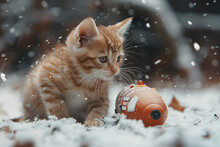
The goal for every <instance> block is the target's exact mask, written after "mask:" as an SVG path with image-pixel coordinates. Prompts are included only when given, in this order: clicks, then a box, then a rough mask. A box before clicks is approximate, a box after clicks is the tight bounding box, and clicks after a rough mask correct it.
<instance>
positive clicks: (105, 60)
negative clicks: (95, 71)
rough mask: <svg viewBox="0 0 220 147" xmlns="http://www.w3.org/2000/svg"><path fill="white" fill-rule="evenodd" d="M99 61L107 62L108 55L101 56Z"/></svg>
mask: <svg viewBox="0 0 220 147" xmlns="http://www.w3.org/2000/svg"><path fill="white" fill-rule="evenodd" d="M99 61H100V62H101V63H106V62H107V56H103V57H99Z"/></svg>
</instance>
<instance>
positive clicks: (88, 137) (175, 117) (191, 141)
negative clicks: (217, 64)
mask: <svg viewBox="0 0 220 147" xmlns="http://www.w3.org/2000/svg"><path fill="white" fill-rule="evenodd" d="M9 85H10V84H5V85H3V86H1V87H0V147H12V146H14V145H15V144H16V145H17V146H18V145H19V144H20V145H21V144H26V145H27V146H28V145H29V146H28V147H31V146H36V147H61V146H65V147H103V146H105V147H113V146H114V147H117V146H120V147H134V146H137V147H146V146H149V147H150V146H153V147H154V146H155V147H157V146H158V147H172V146H174V147H182V146H187V147H191V146H192V147H195V146H196V147H212V146H213V147H214V146H216V147H219V146H220V140H219V137H220V119H218V117H220V91H219V90H218V89H217V88H215V87H213V88H208V89H202V90H197V91H191V92H190V91H188V92H185V91H182V90H181V89H159V90H158V91H159V93H160V94H161V95H162V96H163V98H164V101H165V103H166V104H167V105H168V104H169V103H170V101H171V99H172V96H173V95H175V96H176V98H177V99H178V100H179V101H180V103H181V104H182V105H183V106H186V109H185V111H184V112H179V111H176V110H174V109H172V108H168V111H169V112H168V118H167V121H166V123H165V124H164V125H163V126H156V127H148V128H145V127H144V125H143V124H142V122H141V121H135V120H127V119H125V117H124V116H120V115H114V100H115V98H116V96H117V94H118V92H119V91H120V89H121V87H120V86H113V87H114V88H112V89H111V92H110V98H111V100H112V104H111V107H110V110H109V116H108V117H106V118H105V119H104V122H103V126H101V127H99V128H86V127H84V126H83V125H81V124H78V123H76V122H75V120H74V119H72V118H70V119H61V120H57V119H56V118H55V117H52V116H51V118H50V120H36V121H35V122H12V121H10V120H7V119H8V118H14V117H19V116H20V115H21V114H22V111H21V101H20V98H21V94H20V93H19V92H18V91H17V90H16V89H14V88H13V87H12V86H9Z"/></svg>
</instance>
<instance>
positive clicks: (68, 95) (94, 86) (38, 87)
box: [23, 18, 132, 127]
mask: <svg viewBox="0 0 220 147" xmlns="http://www.w3.org/2000/svg"><path fill="white" fill-rule="evenodd" d="M131 20H132V19H131V18H128V19H125V20H124V21H122V22H120V23H117V24H115V25H112V26H108V27H103V26H99V27H97V26H96V24H95V21H94V20H93V19H92V18H86V19H85V20H83V21H82V22H81V23H80V24H79V25H78V26H77V27H76V28H75V29H74V30H73V31H72V32H71V33H70V34H69V36H68V37H67V40H66V45H59V46H57V47H56V48H55V49H54V50H53V51H52V52H50V53H49V54H47V55H46V56H45V57H44V58H42V59H41V60H40V61H38V64H37V65H36V66H35V68H33V70H32V71H31V73H30V74H29V76H28V78H27V82H26V86H25V97H24V102H23V108H24V113H25V119H29V120H33V119H34V118H35V117H38V118H40V119H43V118H48V115H55V116H56V117H58V118H63V117H74V118H75V119H76V120H77V121H78V122H81V123H85V126H88V127H90V126H99V125H100V124H101V122H100V120H101V119H102V118H103V117H104V116H106V115H107V112H108V107H109V99H108V90H109V83H110V81H111V80H112V78H113V77H114V76H115V75H117V74H118V73H119V71H120V66H121V65H122V63H123V58H124V52H123V41H124V38H123V35H124V33H125V32H126V30H127V28H128V26H129V25H130V24H131Z"/></svg>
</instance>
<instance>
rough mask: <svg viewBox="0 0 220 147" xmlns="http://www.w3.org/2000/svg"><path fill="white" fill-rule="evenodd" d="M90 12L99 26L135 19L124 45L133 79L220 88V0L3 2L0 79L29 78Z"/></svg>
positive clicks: (158, 84)
mask: <svg viewBox="0 0 220 147" xmlns="http://www.w3.org/2000/svg"><path fill="white" fill-rule="evenodd" d="M89 16H91V17H93V18H94V19H95V20H96V23H97V25H112V24H115V23H116V22H119V21H122V20H123V19H125V18H128V17H134V20H133V22H132V26H131V28H130V30H129V34H128V35H127V36H126V42H127V44H126V46H125V49H126V52H127V53H128V56H127V58H126V60H125V64H126V65H127V66H130V67H135V68H132V72H134V74H133V73H132V74H130V76H131V77H132V80H134V81H137V80H138V79H142V80H144V82H146V83H147V84H148V85H150V86H156V87H173V88H195V89H197V88H203V87H207V86H212V85H215V86H219V87H220V75H219V73H220V65H219V62H220V51H219V50H220V49H219V45H220V25H219V24H220V2H219V1H218V2H217V0H184V1H181V0H56V1H55V0H0V73H1V78H0V83H3V81H4V75H6V76H9V75H10V74H18V73H22V74H23V75H24V76H25V75H26V74H27V71H28V70H29V69H30V68H31V65H32V64H33V63H34V62H35V61H36V60H37V59H38V58H39V57H41V56H42V55H43V54H45V53H46V52H47V51H49V50H51V49H52V48H53V46H55V45H56V44H57V43H65V39H66V37H67V35H68V34H69V33H70V31H71V30H72V29H74V27H75V26H76V25H77V24H78V23H79V22H80V21H82V20H83V19H84V18H86V17H89ZM128 74H129V73H128ZM118 80H119V81H120V78H118Z"/></svg>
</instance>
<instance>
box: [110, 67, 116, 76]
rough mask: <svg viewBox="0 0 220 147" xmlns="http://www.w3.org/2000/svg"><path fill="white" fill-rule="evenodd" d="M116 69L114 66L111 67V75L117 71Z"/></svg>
mask: <svg viewBox="0 0 220 147" xmlns="http://www.w3.org/2000/svg"><path fill="white" fill-rule="evenodd" d="M117 71H118V70H117V69H116V68H111V76H114V75H115V74H116V73H117Z"/></svg>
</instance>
